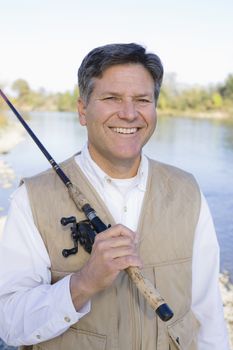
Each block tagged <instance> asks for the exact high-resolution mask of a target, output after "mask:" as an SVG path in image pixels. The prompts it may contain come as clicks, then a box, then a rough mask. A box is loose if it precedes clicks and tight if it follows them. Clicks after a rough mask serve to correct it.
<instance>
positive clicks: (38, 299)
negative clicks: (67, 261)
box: [0, 185, 90, 346]
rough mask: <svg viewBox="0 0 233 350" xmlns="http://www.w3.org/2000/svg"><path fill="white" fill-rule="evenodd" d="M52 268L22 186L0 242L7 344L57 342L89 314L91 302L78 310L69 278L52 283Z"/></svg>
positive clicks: (0, 309) (2, 333)
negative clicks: (58, 338) (57, 337)
mask: <svg viewBox="0 0 233 350" xmlns="http://www.w3.org/2000/svg"><path fill="white" fill-rule="evenodd" d="M50 265H51V263H50V259H49V256H48V253H47V250H46V248H45V246H44V243H43V240H42V238H41V235H40V234H39V232H38V230H37V228H36V226H35V224H34V222H33V217H32V213H31V208H30V205H29V201H28V196H27V191H26V187H25V185H22V186H21V187H20V188H18V189H17V190H16V192H15V193H14V196H13V199H12V202H11V206H10V210H9V214H8V218H7V221H6V224H5V228H4V231H3V235H2V237H1V240H0V285H1V288H0V337H1V338H2V339H3V340H4V341H5V342H6V343H7V344H9V345H12V346H20V345H31V344H36V343H39V342H42V341H46V340H48V339H51V338H54V337H56V336H58V335H60V334H62V333H63V332H65V331H66V330H67V329H68V328H69V327H70V326H71V325H72V324H74V323H76V322H77V321H78V320H79V319H80V318H81V317H83V316H84V315H86V314H87V313H88V312H89V311H90V302H88V303H87V304H86V305H84V307H83V308H82V309H81V310H79V312H76V310H75V308H74V305H73V302H72V298H71V294H70V275H69V276H66V277H64V278H63V279H61V280H60V281H58V282H57V283H54V284H53V285H51V273H50Z"/></svg>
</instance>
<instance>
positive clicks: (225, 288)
mask: <svg viewBox="0 0 233 350" xmlns="http://www.w3.org/2000/svg"><path fill="white" fill-rule="evenodd" d="M5 220H6V217H0V239H1V235H2V230H3V227H4V223H5ZM219 284H220V291H221V294H222V300H223V307H224V317H225V320H226V323H227V328H228V333H229V339H230V344H231V349H232V350H233V285H232V284H231V283H230V281H229V276H228V274H220V276H219Z"/></svg>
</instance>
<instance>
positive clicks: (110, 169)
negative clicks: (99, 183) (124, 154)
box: [89, 149, 141, 179]
mask: <svg viewBox="0 0 233 350" xmlns="http://www.w3.org/2000/svg"><path fill="white" fill-rule="evenodd" d="M89 154H90V157H91V159H92V160H93V161H94V162H95V163H96V164H97V165H98V166H99V167H100V168H101V169H102V170H103V171H104V172H105V173H106V174H107V175H108V176H110V177H111V178H114V179H129V178H132V177H134V176H136V175H137V172H138V168H139V165H140V161H141V156H139V157H138V158H137V159H133V160H131V159H130V160H127V159H124V160H122V159H120V160H118V159H115V160H114V161H112V160H108V159H103V158H100V157H96V155H95V154H94V153H93V152H91V151H90V149H89Z"/></svg>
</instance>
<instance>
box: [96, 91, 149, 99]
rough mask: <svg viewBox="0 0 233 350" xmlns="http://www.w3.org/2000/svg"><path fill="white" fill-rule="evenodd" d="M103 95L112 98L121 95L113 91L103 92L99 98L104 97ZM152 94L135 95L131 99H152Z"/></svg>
mask: <svg viewBox="0 0 233 350" xmlns="http://www.w3.org/2000/svg"><path fill="white" fill-rule="evenodd" d="M104 95H113V96H118V97H120V96H122V94H120V93H119V92H114V91H104V92H102V93H101V95H100V96H104ZM153 96H154V94H153V93H152V94H151V93H143V94H137V95H133V97H136V98H139V97H153Z"/></svg>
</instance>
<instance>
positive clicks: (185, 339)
mask: <svg viewBox="0 0 233 350" xmlns="http://www.w3.org/2000/svg"><path fill="white" fill-rule="evenodd" d="M198 329H199V322H198V321H197V319H196V318H195V317H194V315H193V313H192V311H188V312H187V313H186V314H185V315H184V316H183V317H182V318H181V319H179V320H177V321H175V322H174V323H172V324H170V325H169V326H168V334H169V338H170V340H169V341H170V345H169V350H177V349H179V350H194V349H197V347H196V345H195V344H196V339H197V333H198Z"/></svg>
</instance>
